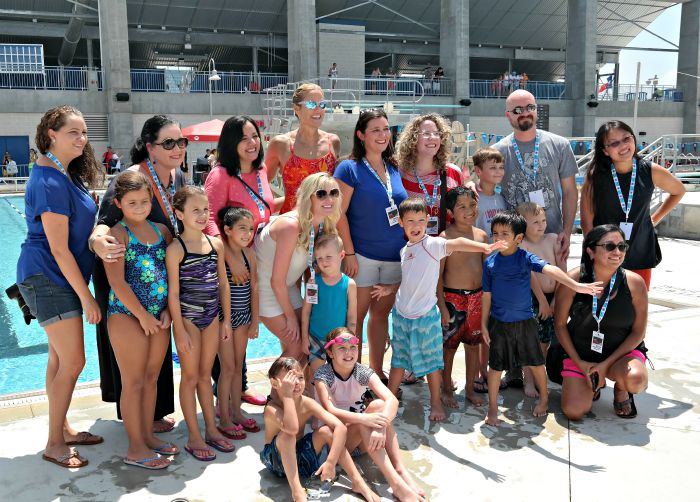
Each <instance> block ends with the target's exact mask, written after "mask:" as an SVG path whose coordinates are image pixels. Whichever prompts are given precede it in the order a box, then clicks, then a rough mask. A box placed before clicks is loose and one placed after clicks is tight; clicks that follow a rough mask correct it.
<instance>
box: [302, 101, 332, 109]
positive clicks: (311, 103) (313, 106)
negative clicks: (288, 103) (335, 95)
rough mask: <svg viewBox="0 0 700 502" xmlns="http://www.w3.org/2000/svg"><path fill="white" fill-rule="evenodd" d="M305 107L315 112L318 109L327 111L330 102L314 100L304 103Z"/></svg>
mask: <svg viewBox="0 0 700 502" xmlns="http://www.w3.org/2000/svg"><path fill="white" fill-rule="evenodd" d="M304 106H305V107H306V108H308V109H309V110H315V109H316V107H319V108H320V109H321V110H325V109H326V107H327V106H328V101H318V102H317V101H314V100H312V99H310V100H308V101H304Z"/></svg>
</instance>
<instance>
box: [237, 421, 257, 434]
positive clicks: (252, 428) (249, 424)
mask: <svg viewBox="0 0 700 502" xmlns="http://www.w3.org/2000/svg"><path fill="white" fill-rule="evenodd" d="M236 425H238V426H239V427H242V428H243V430H244V431H246V432H260V426H259V425H258V423H257V422H256V421H255V420H254V419H252V418H246V419H245V420H243V422H241V423H240V424H236Z"/></svg>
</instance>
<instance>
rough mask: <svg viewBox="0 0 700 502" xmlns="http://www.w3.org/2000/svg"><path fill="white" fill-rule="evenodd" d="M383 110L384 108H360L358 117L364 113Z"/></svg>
mask: <svg viewBox="0 0 700 502" xmlns="http://www.w3.org/2000/svg"><path fill="white" fill-rule="evenodd" d="M383 111H384V108H365V109H364V110H360V117H362V116H363V115H365V114H366V113H372V112H383Z"/></svg>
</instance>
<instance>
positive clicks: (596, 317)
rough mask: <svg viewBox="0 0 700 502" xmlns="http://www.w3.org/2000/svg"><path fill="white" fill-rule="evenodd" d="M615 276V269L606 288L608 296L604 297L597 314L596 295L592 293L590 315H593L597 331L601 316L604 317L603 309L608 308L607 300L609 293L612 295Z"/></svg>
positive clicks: (601, 319) (608, 299)
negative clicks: (608, 286)
mask: <svg viewBox="0 0 700 502" xmlns="http://www.w3.org/2000/svg"><path fill="white" fill-rule="evenodd" d="M616 276H617V270H615V273H614V274H613V275H612V277H611V278H610V288H609V289H608V296H607V297H606V298H605V302H603V306H602V307H600V315H598V297H597V296H596V295H593V309H592V312H591V315H592V316H593V319H595V321H596V322H597V323H598V331H600V323H601V322H602V321H603V317H605V311H606V310H608V302H609V301H610V295H612V291H613V287H614V286H615V277H616ZM593 280H595V275H594V276H593Z"/></svg>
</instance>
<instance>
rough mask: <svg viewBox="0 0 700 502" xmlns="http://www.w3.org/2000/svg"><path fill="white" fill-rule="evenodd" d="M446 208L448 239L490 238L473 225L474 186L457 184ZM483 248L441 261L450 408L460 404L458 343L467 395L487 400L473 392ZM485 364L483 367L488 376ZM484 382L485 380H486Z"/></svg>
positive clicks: (440, 288) (478, 402) (446, 393)
mask: <svg viewBox="0 0 700 502" xmlns="http://www.w3.org/2000/svg"><path fill="white" fill-rule="evenodd" d="M446 203H447V210H448V211H449V214H450V216H452V218H453V220H454V222H453V223H452V224H451V225H449V226H448V227H447V229H446V230H445V231H444V232H443V233H442V234H441V235H440V236H441V237H445V238H447V239H455V238H457V237H464V238H466V239H470V240H473V241H476V242H483V243H487V242H488V236H487V235H486V232H484V231H483V230H481V229H479V228H474V226H473V225H474V221H475V220H476V217H477V215H478V214H479V207H478V205H477V200H476V194H475V193H474V191H473V190H472V189H471V188H467V187H464V186H458V187H455V188H453V189H452V190H450V191H449V192H448V193H447V199H446ZM483 263H484V255H483V253H482V252H477V253H475V252H471V253H453V254H451V255H450V256H448V257H447V258H445V259H444V260H442V261H441V262H440V281H439V282H438V289H437V301H438V308H439V309H440V317H441V319H442V339H443V352H444V362H445V370H444V371H443V374H442V381H443V389H442V402H443V404H444V405H445V406H447V407H448V408H458V407H459V405H458V404H457V401H455V398H454V392H453V389H452V364H453V362H454V358H455V353H456V352H457V348H459V344H460V343H463V344H464V352H465V359H466V370H467V381H466V384H465V386H464V392H465V396H466V398H467V399H468V400H469V401H470V402H471V403H472V404H473V405H475V406H481V405H483V404H484V402H483V401H482V400H481V399H480V398H479V397H478V396H477V394H476V393H475V392H474V385H476V384H479V383H481V382H480V381H478V380H477V377H478V374H479V370H480V363H479V347H480V346H481V344H482V342H483V339H482V338H481V275H482V272H483ZM485 366H486V364H484V368H483V370H482V372H483V375H484V377H485V376H486V367H485ZM484 386H485V382H484Z"/></svg>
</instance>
